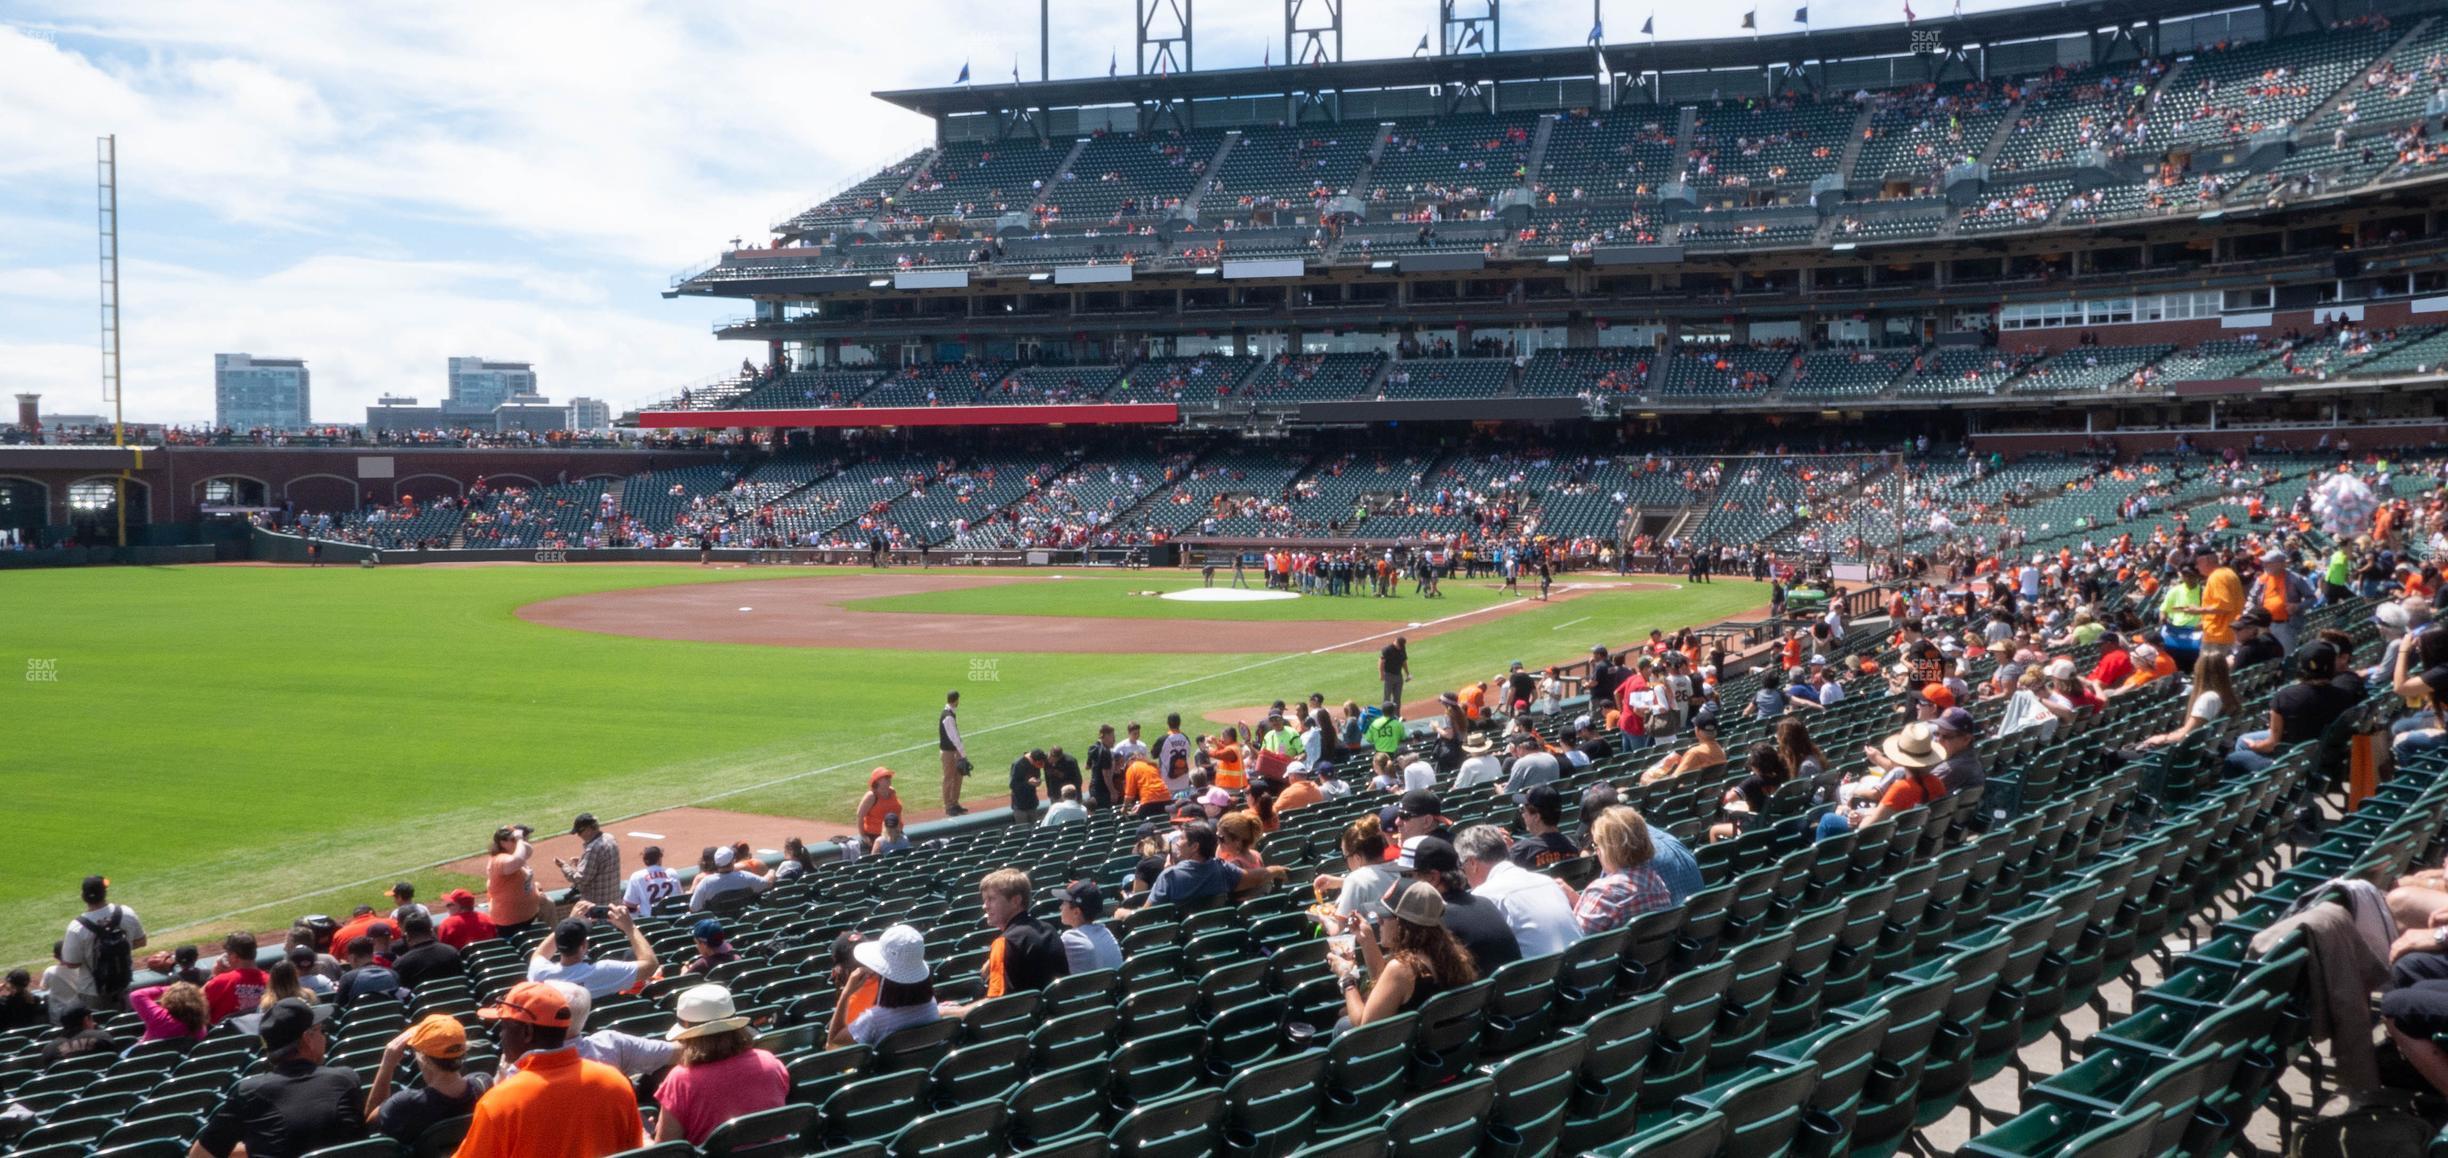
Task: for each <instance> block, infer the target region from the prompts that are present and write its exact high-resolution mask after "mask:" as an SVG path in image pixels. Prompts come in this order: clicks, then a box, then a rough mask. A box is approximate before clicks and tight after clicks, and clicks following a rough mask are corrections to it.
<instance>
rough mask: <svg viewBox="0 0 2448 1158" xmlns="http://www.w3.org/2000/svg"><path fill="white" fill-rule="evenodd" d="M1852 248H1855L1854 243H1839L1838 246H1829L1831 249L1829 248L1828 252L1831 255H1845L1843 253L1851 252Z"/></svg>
mask: <svg viewBox="0 0 2448 1158" xmlns="http://www.w3.org/2000/svg"><path fill="white" fill-rule="evenodd" d="M1852 248H1853V243H1852V242H1850V241H1839V242H1837V243H1836V244H1834V245H1831V246H1829V247H1828V252H1830V253H1843V252H1845V251H1847V250H1850V249H1852Z"/></svg>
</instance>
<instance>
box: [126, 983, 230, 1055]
mask: <svg viewBox="0 0 2448 1158" xmlns="http://www.w3.org/2000/svg"><path fill="white" fill-rule="evenodd" d="M128 1008H130V1009H133V1010H135V1011H136V1020H137V1021H138V1022H140V1023H142V1024H143V1025H144V1036H143V1037H140V1038H137V1039H136V1044H138V1045H143V1044H144V1043H146V1042H148V1041H181V1040H186V1039H191V1038H193V1039H201V1038H202V1037H203V1036H204V1035H205V1034H206V1033H207V1032H209V1031H210V1030H211V1029H212V1018H211V1017H210V1015H209V1014H208V1012H207V1011H206V1009H205V1004H204V990H203V988H202V987H201V986H197V985H192V984H189V983H188V982H185V981H180V982H177V983H175V984H171V985H155V986H152V987H151V988H148V989H139V990H137V991H136V992H134V993H130V994H128Z"/></svg>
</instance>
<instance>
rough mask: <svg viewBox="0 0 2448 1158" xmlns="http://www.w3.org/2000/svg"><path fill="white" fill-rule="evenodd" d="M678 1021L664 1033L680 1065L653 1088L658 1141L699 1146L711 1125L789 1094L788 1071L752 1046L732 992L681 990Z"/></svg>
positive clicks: (715, 988) (760, 1108)
mask: <svg viewBox="0 0 2448 1158" xmlns="http://www.w3.org/2000/svg"><path fill="white" fill-rule="evenodd" d="M674 1012H675V1013H676V1014H678V1016H679V1022H678V1023H677V1024H675V1025H673V1026H672V1027H671V1030H670V1031H669V1032H667V1033H665V1034H664V1035H663V1036H664V1037H665V1038H667V1039H669V1040H671V1041H676V1042H679V1043H680V1064H679V1066H678V1067H676V1068H674V1069H673V1070H672V1072H671V1073H670V1074H668V1075H665V1077H664V1078H663V1084H662V1085H661V1086H659V1087H657V1088H656V1090H655V1103H656V1104H657V1105H659V1106H661V1107H662V1110H663V1113H662V1116H661V1117H660V1118H658V1119H657V1120H656V1121H655V1132H654V1138H655V1141H657V1142H672V1141H679V1140H681V1139H686V1140H687V1141H688V1143H689V1144H690V1145H692V1146H702V1145H704V1144H705V1140H706V1138H707V1137H709V1136H710V1135H712V1134H713V1133H714V1130H715V1127H718V1126H720V1125H722V1124H723V1123H725V1122H728V1121H730V1120H732V1119H733V1118H739V1117H744V1116H746V1115H749V1114H756V1113H762V1112H764V1111H766V1110H771V1109H774V1108H776V1107H778V1106H780V1105H781V1104H782V1103H783V1102H784V1101H787V1100H788V1099H789V1098H790V1070H789V1069H788V1068H787V1067H785V1066H784V1065H783V1064H782V1062H781V1059H779V1058H776V1057H775V1056H774V1055H772V1054H771V1053H768V1052H766V1051H764V1050H761V1049H758V1048H756V1030H754V1029H751V1028H749V1025H748V1019H747V1018H745V1017H742V1016H740V1014H739V1010H738V1009H737V1008H736V1007H735V1006H734V1005H733V1004H732V1001H731V991H730V990H728V989H725V988H723V987H722V986H720V985H699V986H697V987H695V988H692V989H688V990H684V991H682V993H681V994H680V1001H679V1004H678V1005H677V1006H676V1007H674Z"/></svg>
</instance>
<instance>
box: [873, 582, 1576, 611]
mask: <svg viewBox="0 0 2448 1158" xmlns="http://www.w3.org/2000/svg"><path fill="white" fill-rule="evenodd" d="M1054 574H1059V575H1061V576H1062V577H1061V578H1059V579H1058V578H1054V577H1052V575H1038V576H1035V577H1033V578H1032V581H1030V582H1027V583H1013V584H1006V585H1003V586H996V587H968V588H962V589H960V590H955V591H930V592H926V593H923V594H916V595H883V596H878V597H876V598H873V599H857V600H852V601H850V602H847V603H844V604H842V606H844V607H848V608H851V609H853V610H857V611H917V612H925V613H929V614H936V615H1059V616H1098V617H1103V618H1109V619H1220V620H1227V621H1245V622H1258V623H1269V622H1298V621H1312V622H1316V621H1334V620H1365V621H1372V622H1391V623H1403V622H1425V621H1427V620H1431V619H1439V618H1442V617H1444V616H1448V615H1456V614H1460V613H1462V612H1466V611H1477V610H1480V609H1482V608H1487V607H1493V606H1495V605H1497V604H1499V603H1514V602H1519V601H1520V600H1521V599H1522V598H1523V596H1517V595H1507V594H1505V593H1504V591H1503V590H1502V588H1501V587H1500V586H1499V584H1498V583H1497V582H1496V581H1495V580H1492V579H1490V580H1474V581H1469V582H1465V581H1462V580H1458V579H1457V580H1451V581H1448V582H1447V583H1445V584H1444V585H1443V588H1442V592H1443V593H1442V594H1440V595H1439V596H1438V597H1436V598H1434V599H1428V598H1425V597H1422V596H1416V595H1413V594H1411V582H1410V580H1408V579H1406V580H1404V581H1403V582H1402V584H1401V585H1400V586H1399V587H1397V588H1396V590H1397V592H1399V594H1397V595H1394V596H1391V597H1388V598H1384V599H1379V598H1377V597H1375V596H1372V595H1336V596H1325V595H1304V596H1301V597H1300V598H1298V599H1273V600H1261V601H1257V602H1251V603H1186V602H1183V601H1180V600H1175V599H1160V598H1157V597H1155V596H1151V595H1147V594H1144V592H1149V591H1155V592H1159V593H1161V592H1166V591H1188V590H1192V589H1194V588H1197V587H1199V586H1202V581H1201V579H1200V577H1199V576H1198V575H1197V574H1196V573H1195V572H1194V573H1191V574H1188V575H1184V574H1181V573H1179V572H1172V571H1133V572H1128V573H1125V574H1121V575H1105V574H1082V573H1064V572H1056V573H1054ZM1569 582H1571V580H1570V578H1569V577H1567V578H1565V579H1563V580H1561V581H1560V582H1559V583H1558V586H1559V587H1561V586H1563V585H1564V584H1566V583H1569ZM1262 583H1263V580H1262V579H1261V578H1260V576H1259V575H1258V574H1257V572H1255V571H1253V572H1251V573H1250V577H1249V584H1250V586H1251V587H1253V588H1254V587H1258V586H1260V585H1261V584H1262ZM1231 584H1232V573H1231V572H1229V571H1227V572H1222V573H1219V574H1218V575H1217V576H1216V586H1218V587H1229V586H1231ZM1522 589H1523V591H1524V592H1525V593H1526V595H1527V597H1528V598H1530V599H1532V600H1533V601H1535V600H1536V598H1537V596H1538V579H1537V577H1536V576H1533V577H1531V578H1529V579H1527V580H1525V581H1524V582H1523V584H1522Z"/></svg>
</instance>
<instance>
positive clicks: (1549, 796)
mask: <svg viewBox="0 0 2448 1158" xmlns="http://www.w3.org/2000/svg"><path fill="white" fill-rule="evenodd" d="M1522 808H1523V810H1524V811H1527V812H1531V813H1534V814H1536V815H1537V816H1538V818H1539V819H1540V820H1542V821H1545V822H1547V823H1549V824H1559V823H1562V822H1563V819H1564V795H1563V794H1562V793H1560V792H1557V791H1556V787H1555V785H1553V784H1546V783H1541V784H1533V785H1531V786H1530V788H1529V790H1528V791H1526V792H1523V793H1522Z"/></svg>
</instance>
